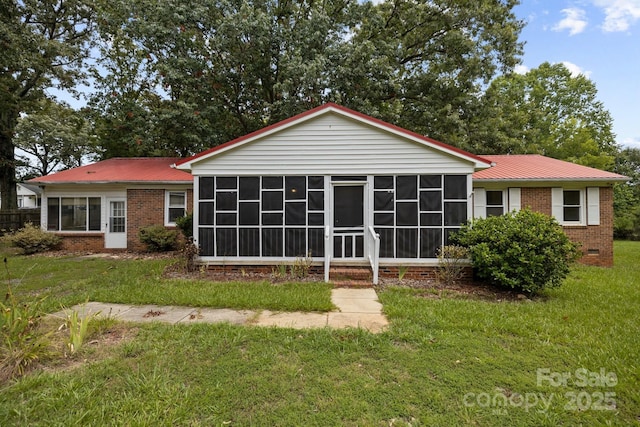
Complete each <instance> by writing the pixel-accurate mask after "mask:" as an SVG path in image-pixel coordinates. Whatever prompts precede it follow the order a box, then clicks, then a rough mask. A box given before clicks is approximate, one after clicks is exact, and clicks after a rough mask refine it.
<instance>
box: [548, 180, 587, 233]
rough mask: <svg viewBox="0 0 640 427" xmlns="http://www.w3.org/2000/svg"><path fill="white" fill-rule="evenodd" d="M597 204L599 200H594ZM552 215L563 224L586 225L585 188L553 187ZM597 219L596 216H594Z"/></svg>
mask: <svg viewBox="0 0 640 427" xmlns="http://www.w3.org/2000/svg"><path fill="white" fill-rule="evenodd" d="M594 203H596V204H597V200H596V201H594ZM551 204H552V215H553V216H554V217H555V218H556V219H557V220H558V222H560V224H562V225H586V223H585V217H586V211H585V190H584V189H563V188H552V189H551ZM593 220H594V221H595V220H596V218H593Z"/></svg>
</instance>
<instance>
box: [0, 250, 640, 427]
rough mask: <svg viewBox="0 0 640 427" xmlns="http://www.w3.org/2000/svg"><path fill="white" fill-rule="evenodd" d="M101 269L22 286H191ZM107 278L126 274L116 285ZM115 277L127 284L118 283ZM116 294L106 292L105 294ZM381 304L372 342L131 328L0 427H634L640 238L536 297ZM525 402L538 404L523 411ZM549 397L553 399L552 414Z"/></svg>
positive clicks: (148, 271) (45, 378)
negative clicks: (603, 401) (386, 323)
mask: <svg viewBox="0 0 640 427" xmlns="http://www.w3.org/2000/svg"><path fill="white" fill-rule="evenodd" d="M50 262H52V263H56V262H58V261H57V260H52V261H50ZM62 262H64V263H67V268H69V265H72V264H70V263H71V261H69V260H65V261H62ZM95 262H96V264H93V265H91V266H88V267H87V269H92V271H93V274H97V275H102V274H103V272H104V271H105V268H106V269H107V273H106V276H107V278H108V279H107V278H103V279H100V280H98V279H93V278H88V279H76V280H85V281H86V282H85V283H84V284H79V283H73V282H74V279H73V275H72V274H69V275H68V276H67V279H66V280H63V281H62V282H64V283H57V284H52V283H50V284H49V286H42V282H40V283H41V285H38V284H37V283H36V282H37V281H36V280H34V281H30V282H28V281H27V277H31V275H32V273H31V272H30V273H29V275H26V276H25V283H24V285H25V288H28V289H30V290H29V291H26V290H23V291H24V292H25V293H24V295H25V296H26V295H27V294H29V293H33V292H34V291H38V292H44V290H45V289H47V292H49V295H50V299H52V300H56V301H59V300H61V299H74V298H77V299H78V301H82V300H84V299H85V297H86V295H87V294H91V295H100V293H99V292H104V295H105V296H108V295H112V294H113V293H114V292H115V291H116V290H117V291H118V293H119V294H120V295H119V296H118V298H127V293H131V294H132V295H133V296H132V297H131V298H132V299H138V298H143V296H144V294H145V292H144V291H141V290H138V289H137V287H138V286H140V285H143V286H146V287H147V289H146V291H149V292H157V294H156V296H157V297H160V296H163V295H164V296H165V297H167V298H169V297H168V295H174V294H175V293H176V291H175V290H172V289H173V287H174V286H175V287H179V288H181V289H184V288H185V287H188V286H189V284H187V283H184V282H179V281H178V282H172V281H167V282H164V281H162V280H160V282H158V280H159V279H158V272H159V271H160V270H161V268H162V263H157V262H156V261H153V262H150V261H144V262H140V263H132V264H131V265H129V264H126V263H124V264H118V263H115V264H110V263H109V262H106V261H105V260H96V261H95ZM80 265H83V264H80ZM109 267H111V268H109ZM51 268H52V267H51ZM114 269H115V270H123V271H120V273H122V276H118V274H120V273H117V274H116V273H115V272H113V271H112V270H114ZM124 270H127V272H126V274H125V271H124ZM32 271H33V270H32ZM82 271H86V270H85V267H82ZM65 274H68V273H65ZM60 275H62V272H61V273H60ZM76 275H79V274H78V272H77V271H76ZM83 275H84V273H83ZM124 276H127V278H126V280H124V279H122V281H123V283H124V284H113V283H112V282H113V278H114V277H121V278H122V277H124ZM52 277H60V276H57V275H56V274H53V276H52ZM56 280H57V279H56ZM94 280H97V282H94ZM27 282H28V283H27ZM154 283H155V284H158V283H159V284H160V289H159V290H157V291H154V290H153V289H152V287H153V284H154ZM127 284H128V285H127ZM203 285H204V283H200V284H193V286H194V288H188V289H189V290H188V291H185V292H184V294H185V295H184V296H182V298H185V299H189V298H192V299H193V301H198V298H199V296H198V295H194V294H197V293H198V292H197V291H196V290H195V289H200V287H202V286H203ZM306 285H308V284H305V286H306ZM210 286H213V285H210ZM257 286H260V284H258V285H257ZM109 287H114V289H110V290H103V289H101V288H109ZM83 288H88V290H82V291H81V289H83ZM56 289H64V290H65V292H66V294H64V295H62V296H60V295H58V294H57V293H56V291H55V290H56ZM277 291H278V289H275V292H277ZM203 292H204V293H205V294H206V293H208V291H207V290H205V291H203ZM189 295H190V296H189ZM379 295H380V299H381V300H382V302H383V304H384V309H385V312H386V313H387V315H388V317H389V319H390V321H391V327H390V329H389V331H388V332H386V333H383V334H378V335H373V334H369V333H367V332H364V331H361V330H354V329H347V330H330V329H317V330H303V331H300V330H292V329H278V328H259V327H246V326H232V325H202V324H200V325H182V326H171V325H163V324H149V325H147V324H145V325H138V326H136V328H137V336H136V337H135V338H134V339H132V340H127V341H124V342H122V343H121V344H119V345H117V346H111V347H108V348H103V349H102V351H103V352H104V353H105V354H102V355H101V357H100V358H93V359H91V358H89V360H90V361H88V362H86V363H80V364H79V366H77V367H75V368H73V369H67V370H54V371H51V370H48V371H40V372H34V373H31V374H29V375H27V376H25V377H23V378H22V379H20V380H18V381H16V382H14V383H11V384H9V385H6V386H4V388H1V389H0V419H2V420H4V422H3V425H5V424H6V425H26V424H29V425H36V426H37V425H69V424H86V425H101V424H108V425H196V426H197V425H354V426H355V425H373V426H377V425H379V426H389V425H398V426H405V425H412V426H416V425H480V426H484V425H549V426H551V425H554V426H555V425H630V424H637V422H638V417H639V416H640V387H639V385H640V366H639V363H640V362H638V357H637V356H638V354H640V344H638V340H637V336H638V332H639V328H638V325H637V313H638V307H640V243H636V242H616V267H614V268H612V269H600V268H596V267H583V266H580V267H577V268H575V270H574V272H573V273H572V274H571V276H570V278H569V279H568V280H567V282H566V284H565V285H564V286H563V287H561V288H559V289H554V290H550V291H547V292H546V293H545V294H544V295H542V296H541V297H539V298H537V299H534V300H533V301H501V302H491V301H486V300H477V299H472V298H470V299H460V298H440V299H432V298H423V297H421V296H420V295H419V291H415V290H410V289H404V288H392V289H388V290H385V291H384V292H381V293H380V294H379ZM112 297H113V298H116V297H115V296H112ZM171 298H178V297H177V296H175V295H174V296H171ZM229 298H231V299H233V298H240V297H239V296H237V295H236V296H235V297H233V296H231V297H229ZM205 299H206V298H205ZM205 299H203V300H202V301H204V300H205ZM320 299H321V298H320ZM154 302H155V301H154ZM163 303H164V302H163ZM203 303H204V302H203ZM254 303H255V302H254ZM120 327H121V326H120ZM186 360H188V363H185V361H186ZM545 368H547V369H548V371H547V372H550V373H565V372H567V373H569V374H570V375H571V378H570V379H568V380H567V383H566V385H562V386H557V387H556V386H553V385H552V384H550V383H549V381H546V380H543V381H542V383H541V384H538V374H537V372H538V370H539V369H545ZM601 368H603V369H604V370H605V372H613V373H615V375H616V378H617V384H616V385H615V386H613V385H611V386H607V385H604V384H598V383H597V382H596V381H595V379H594V376H595V375H596V373H599V372H600V369H601ZM579 369H584V370H585V371H584V372H586V373H589V374H591V373H592V378H591V379H592V380H593V381H592V384H591V385H582V384H581V382H580V378H579V377H576V375H580V373H581V372H583V371H579ZM584 372H583V373H584ZM605 393H615V396H613V397H611V396H610V395H609V398H610V399H613V401H614V402H615V408H613V409H609V410H600V409H598V408H596V406H595V404H596V403H598V401H599V400H600V394H602V395H603V396H604V394H605ZM518 396H522V397H521V398H519V397H518ZM574 396H575V397H576V398H575V399H573V397H574ZM533 397H535V398H536V399H538V400H537V401H536V402H535V405H533V403H534V402H533V400H532V399H533ZM487 398H488V399H489V400H488V401H487V400H486V399H487ZM525 398H526V399H529V400H528V402H529V403H530V404H531V406H529V407H525V405H523V404H522V402H523V400H522V399H525ZM542 398H544V399H546V400H545V401H550V405H549V407H548V408H545V406H544V405H543V403H542V401H541V399H542ZM491 399H494V401H493V403H492V402H491ZM495 399H497V400H495ZM500 399H502V400H500ZM505 399H506V400H505ZM519 399H520V400H519ZM572 401H573V402H572ZM500 403H502V404H500ZM572 403H574V406H577V407H576V408H572V407H571V404H572ZM587 403H588V405H587ZM609 403H611V402H609ZM580 408H581V409H583V410H577V409H580ZM574 409H575V410H574Z"/></svg>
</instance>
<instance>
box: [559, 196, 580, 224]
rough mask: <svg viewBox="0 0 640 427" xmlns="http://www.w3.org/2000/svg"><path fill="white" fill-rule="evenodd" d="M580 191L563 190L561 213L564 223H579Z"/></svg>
mask: <svg viewBox="0 0 640 427" xmlns="http://www.w3.org/2000/svg"><path fill="white" fill-rule="evenodd" d="M580 202H581V196H580V190H564V192H563V194H562V211H563V212H562V213H563V220H564V222H580V219H581V215H580V213H581V206H580V205H581V203H580Z"/></svg>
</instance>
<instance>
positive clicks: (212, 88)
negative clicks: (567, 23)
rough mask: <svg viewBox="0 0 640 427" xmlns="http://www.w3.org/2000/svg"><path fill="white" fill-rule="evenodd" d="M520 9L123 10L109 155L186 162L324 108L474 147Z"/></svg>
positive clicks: (109, 53) (118, 6)
mask: <svg viewBox="0 0 640 427" xmlns="http://www.w3.org/2000/svg"><path fill="white" fill-rule="evenodd" d="M515 4H516V1H515V0H507V1H495V0H482V1H474V2H469V1H461V0H442V1H438V2H423V1H417V0H395V1H388V2H383V3H380V4H378V5H373V4H372V3H370V2H366V3H360V2H358V1H356V0H326V1H323V2H317V1H313V0H303V1H289V0H219V1H216V2H215V7H210V4H209V3H207V2H204V1H197V0H194V1H190V2H186V3H185V2H177V1H166V2H155V1H151V0H135V1H130V0H127V1H125V0H116V1H114V2H111V3H110V7H109V9H108V11H107V12H108V13H107V15H106V18H105V19H104V20H103V22H102V23H101V26H100V33H101V35H102V37H103V39H104V40H105V41H108V43H105V44H104V45H103V50H102V52H101V67H102V68H101V72H100V73H99V74H98V75H97V76H96V78H97V81H98V86H99V91H98V93H97V94H96V96H95V97H94V102H93V105H94V107H96V108H97V109H98V111H100V116H99V117H98V118H97V123H98V129H99V134H100V135H103V136H105V137H103V138H101V139H102V140H103V141H104V144H105V145H104V149H105V156H106V157H110V156H114V155H153V154H180V155H186V154H190V153H193V152H195V151H198V150H201V149H202V148H205V147H210V146H214V145H217V144H219V143H222V142H225V141H228V140H230V139H233V138H235V137H238V136H241V135H244V134H246V133H248V132H251V131H254V130H256V129H259V128H261V127H264V126H265V125H269V124H272V123H274V122H277V121H279V120H282V119H284V118H287V117H290V116H292V115H294V114H296V113H299V112H302V111H305V110H307V109H309V108H311V107H314V106H317V105H319V104H321V103H324V102H326V101H336V102H338V103H340V104H342V105H345V106H347V107H351V108H354V109H357V110H359V111H361V112H363V113H365V114H370V115H373V116H375V117H378V118H380V119H383V120H387V121H390V122H392V123H395V124H398V125H400V126H404V127H406V128H408V129H411V130H414V131H417V132H421V133H426V134H429V135H431V136H433V137H436V138H441V139H443V140H446V141H448V142H451V143H454V144H455V143H458V142H460V143H465V142H466V141H467V139H468V132H467V130H468V129H467V127H468V126H467V124H468V122H469V118H470V117H472V116H473V114H474V111H476V110H477V109H478V108H479V105H478V99H479V94H480V93H481V88H482V84H485V83H487V82H488V81H490V80H491V78H492V77H494V76H495V74H496V73H497V72H498V71H508V70H510V69H511V68H512V67H513V66H514V65H515V64H516V63H517V61H518V59H517V57H518V55H519V54H520V53H521V47H522V46H521V43H519V42H518V34H519V31H520V29H521V26H522V24H521V23H520V22H519V21H518V20H517V19H516V18H515V16H514V15H513V13H512V11H511V9H512V8H513V6H514V5H515ZM107 135H108V136H109V138H106V136H107Z"/></svg>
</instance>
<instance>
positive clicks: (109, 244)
mask: <svg viewBox="0 0 640 427" xmlns="http://www.w3.org/2000/svg"><path fill="white" fill-rule="evenodd" d="M107 209H108V210H109V211H108V222H107V224H106V228H107V229H106V232H105V234H104V247H105V248H108V249H123V248H126V247H127V204H126V200H125V199H108V200H107Z"/></svg>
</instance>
